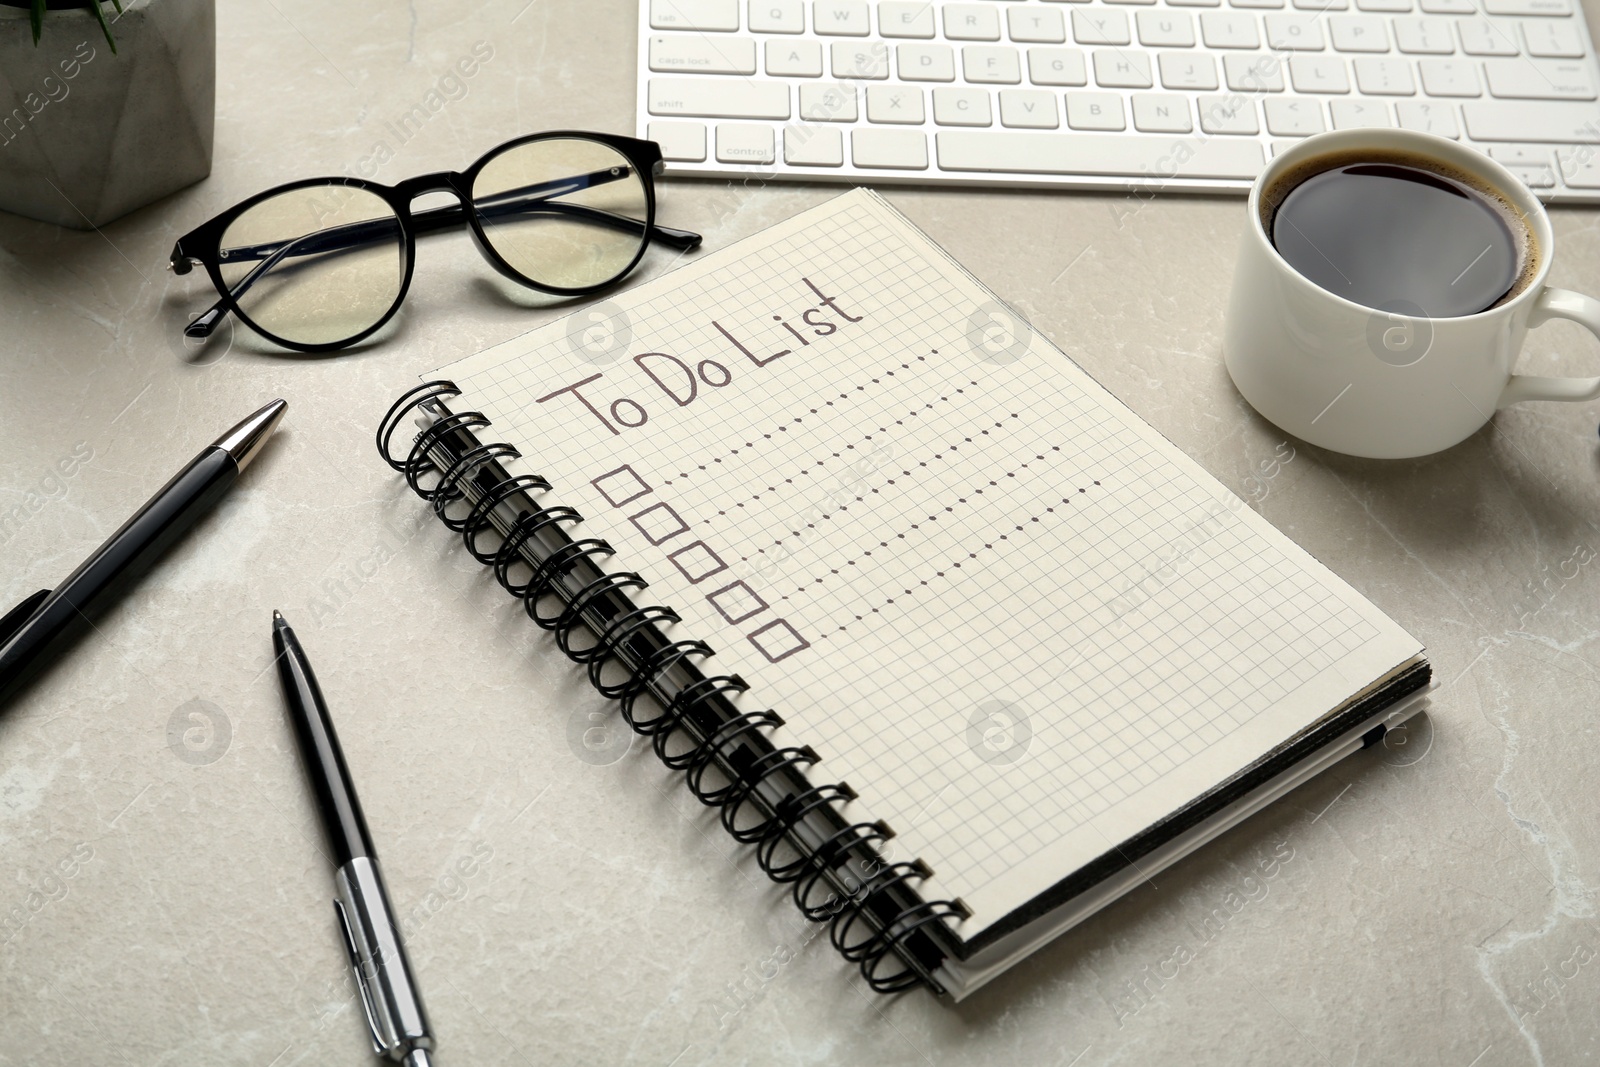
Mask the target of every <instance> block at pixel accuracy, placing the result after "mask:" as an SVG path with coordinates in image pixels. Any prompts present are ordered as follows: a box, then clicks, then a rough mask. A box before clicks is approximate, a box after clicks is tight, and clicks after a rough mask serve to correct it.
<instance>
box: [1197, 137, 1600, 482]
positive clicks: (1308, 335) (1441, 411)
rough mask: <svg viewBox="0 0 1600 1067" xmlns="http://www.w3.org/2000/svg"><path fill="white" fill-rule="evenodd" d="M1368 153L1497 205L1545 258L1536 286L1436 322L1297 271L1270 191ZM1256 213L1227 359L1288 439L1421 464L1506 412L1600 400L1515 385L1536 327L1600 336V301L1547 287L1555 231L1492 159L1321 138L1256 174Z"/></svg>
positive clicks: (1599, 393)
mask: <svg viewBox="0 0 1600 1067" xmlns="http://www.w3.org/2000/svg"><path fill="white" fill-rule="evenodd" d="M1368 151H1371V152H1374V153H1377V154H1380V155H1382V156H1392V155H1393V154H1394V153H1397V152H1398V153H1404V154H1406V155H1408V156H1411V157H1422V158H1423V159H1431V160H1435V161H1437V162H1438V163H1439V164H1440V165H1441V167H1442V168H1446V169H1447V172H1448V171H1456V172H1464V173H1465V174H1467V175H1471V176H1474V177H1475V178H1476V179H1477V180H1478V181H1479V182H1481V183H1484V184H1487V185H1488V186H1490V187H1492V188H1493V189H1495V190H1498V191H1499V192H1500V193H1502V194H1503V195H1504V197H1505V199H1506V201H1507V202H1508V203H1510V204H1511V205H1512V207H1513V209H1514V210H1515V211H1517V212H1518V213H1520V214H1521V216H1522V218H1523V221H1524V222H1525V224H1526V226H1527V229H1528V231H1529V233H1531V234H1532V237H1533V248H1534V252H1533V253H1532V254H1534V255H1537V256H1538V257H1539V259H1538V262H1537V264H1536V270H1535V273H1534V275H1533V277H1532V278H1531V279H1528V280H1526V281H1525V282H1524V283H1523V287H1522V289H1521V291H1520V292H1518V293H1517V294H1516V295H1515V296H1513V297H1512V298H1511V299H1509V300H1506V301H1504V302H1502V303H1500V304H1497V305H1495V306H1494V307H1491V308H1489V309H1487V310H1485V311H1479V312H1476V313H1475V314H1471V315H1462V316H1459V317H1454V318H1429V317H1426V316H1419V317H1411V316H1407V315H1404V314H1400V313H1397V312H1388V311H1379V310H1375V309H1373V308H1370V307H1366V306H1364V305H1362V304H1357V303H1355V302H1353V301H1350V300H1346V299H1345V298H1343V297H1341V296H1337V295H1335V294H1333V293H1330V292H1328V291H1327V290H1326V289H1323V288H1321V287H1320V286H1318V285H1317V284H1316V283H1314V282H1312V281H1311V280H1310V279H1309V278H1307V277H1305V276H1304V275H1302V274H1301V273H1299V272H1298V271H1297V270H1295V269H1294V267H1292V266H1290V265H1289V264H1288V262H1286V261H1285V260H1284V258H1283V257H1282V256H1281V255H1279V253H1278V251H1277V249H1276V248H1274V247H1273V245H1272V241H1271V240H1270V239H1269V237H1268V234H1267V230H1266V227H1265V223H1264V221H1263V219H1262V217H1261V203H1262V194H1263V191H1264V190H1268V189H1275V188H1276V187H1275V183H1276V182H1277V181H1278V179H1279V178H1280V177H1282V176H1283V175H1285V174H1287V173H1289V172H1290V171H1293V170H1296V169H1300V168H1301V167H1302V165H1303V164H1305V163H1307V162H1308V161H1311V160H1314V159H1316V158H1317V157H1321V156H1329V157H1338V158H1339V159H1340V160H1342V161H1346V162H1348V161H1351V157H1353V156H1358V155H1359V154H1361V153H1364V152H1368ZM1330 162H1331V160H1330ZM1248 212H1249V223H1248V225H1247V227H1246V230H1245V234H1244V239H1243V240H1242V241H1241V243H1240V247H1239V261H1238V266H1237V267H1236V269H1235V271H1234V276H1233V294H1232V297H1231V298H1230V300H1229V302H1228V314H1227V321H1226V323H1225V326H1224V331H1223V340H1222V352H1223V358H1224V360H1225V361H1226V363H1227V366H1228V373H1229V374H1231V375H1232V376H1233V381H1234V384H1235V385H1236V386H1237V387H1238V389H1239V392H1240V393H1242V394H1244V398H1245V399H1246V400H1248V401H1249V402H1250V404H1251V406H1252V407H1254V408H1255V409H1256V410H1257V411H1258V412H1260V413H1261V414H1262V415H1263V416H1265V417H1266V418H1267V419H1268V420H1269V421H1271V422H1272V423H1274V424H1275V425H1277V426H1278V427H1280V428H1281V429H1283V430H1285V431H1287V432H1289V433H1291V434H1293V435H1294V436H1296V437H1299V438H1301V439H1302V440H1305V441H1308V442H1310V443H1311V444H1314V445H1320V446H1321V447H1323V448H1329V449H1333V450H1334V451H1337V452H1344V453H1348V454H1349V455H1353V456H1369V457H1372V458H1375V459H1398V458H1403V457H1408V456H1425V455H1428V454H1429V453H1432V452H1437V451H1439V450H1440V449H1444V448H1449V447H1450V446H1451V445H1453V444H1456V443H1457V442H1458V441H1462V440H1464V439H1466V438H1467V437H1470V436H1471V435H1472V434H1473V433H1475V432H1476V431H1477V430H1478V429H1479V428H1480V427H1482V426H1483V425H1484V424H1485V423H1486V422H1488V421H1489V419H1490V417H1491V416H1492V415H1493V414H1494V412H1495V409H1497V408H1502V407H1505V406H1506V405H1508V404H1515V403H1517V402H1519V401H1523V400H1593V399H1595V398H1596V397H1600V377H1597V378H1541V377H1534V376H1531V375H1526V374H1514V373H1512V369H1511V368H1512V364H1513V363H1514V362H1515V360H1516V358H1517V354H1518V353H1519V352H1520V351H1521V350H1522V342H1523V339H1524V338H1525V337H1526V336H1527V333H1528V330H1529V328H1530V327H1534V326H1538V325H1540V324H1541V323H1544V322H1547V321H1548V320H1550V319H1554V318H1562V319H1571V320H1573V321H1574V322H1579V323H1582V324H1583V325H1584V326H1587V327H1588V328H1589V329H1590V331H1592V332H1593V333H1595V334H1596V335H1597V336H1600V301H1597V300H1595V299H1593V298H1592V297H1587V296H1583V295H1582V294H1579V293H1574V292H1569V291H1568V290H1565V289H1555V288H1551V287H1548V286H1546V285H1545V283H1544V282H1545V278H1546V276H1547V275H1548V274H1549V272H1550V261H1551V258H1552V256H1553V252H1554V249H1553V247H1552V244H1551V234H1550V218H1549V216H1548V215H1546V214H1545V210H1544V206H1543V205H1542V204H1540V203H1539V201H1538V199H1537V198H1536V197H1535V196H1534V195H1533V194H1532V193H1531V192H1529V191H1528V188H1527V186H1525V185H1523V184H1522V182H1520V181H1519V180H1517V178H1516V177H1515V176H1514V175H1513V174H1511V173H1510V172H1509V171H1507V170H1506V169H1505V168H1504V167H1502V166H1501V165H1500V164H1498V163H1496V162H1495V161H1494V160H1492V159H1490V158H1488V157H1487V156H1484V155H1482V154H1480V153H1478V152H1476V151H1474V150H1472V149H1470V148H1466V147H1464V146H1463V145H1460V144H1457V143H1456V142H1454V141H1450V140H1446V139H1444V138H1442V137H1435V136H1433V135H1432V134H1425V133H1416V132H1412V131H1409V130H1393V129H1360V130H1340V131H1337V132H1334V133H1324V134H1318V135H1316V136H1314V137H1309V138H1307V139H1306V140H1304V141H1302V142H1300V143H1299V144H1297V145H1295V146H1294V147H1292V148H1290V149H1289V150H1288V151H1286V152H1284V153H1282V154H1281V155H1279V156H1277V157H1276V158H1275V159H1273V161H1272V163H1271V164H1269V165H1268V166H1267V168H1266V169H1265V170H1264V171H1262V172H1261V175H1260V176H1259V177H1258V178H1257V179H1256V182H1255V185H1254V186H1252V187H1251V189H1250V201H1249V207H1248Z"/></svg>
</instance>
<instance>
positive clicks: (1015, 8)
mask: <svg viewBox="0 0 1600 1067" xmlns="http://www.w3.org/2000/svg"><path fill="white" fill-rule="evenodd" d="M1006 29H1007V30H1008V31H1009V32H1010V34H1011V39H1012V40H1013V41H1017V42H1018V43H1021V44H1061V43H1062V42H1064V41H1065V40H1066V39H1067V23H1066V20H1065V19H1063V18H1062V17H1061V12H1059V11H1057V10H1056V9H1055V8H1050V7H1043V8H1042V7H1038V6H1036V5H1033V4H1014V5H1012V6H1011V7H1008V8H1006Z"/></svg>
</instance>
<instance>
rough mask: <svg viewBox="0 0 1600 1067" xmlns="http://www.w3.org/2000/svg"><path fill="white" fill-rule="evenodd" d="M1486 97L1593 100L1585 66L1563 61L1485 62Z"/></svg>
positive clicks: (1495, 60) (1591, 82)
mask: <svg viewBox="0 0 1600 1067" xmlns="http://www.w3.org/2000/svg"><path fill="white" fill-rule="evenodd" d="M1483 73H1484V75H1485V77H1486V78H1487V80H1488V82H1489V95H1490V96H1498V97H1501V98H1510V99H1514V100H1593V99H1594V98H1595V91H1594V82H1593V81H1591V80H1590V78H1589V69H1588V64H1586V63H1582V62H1573V61H1571V60H1565V59H1486V60H1484V62H1483Z"/></svg>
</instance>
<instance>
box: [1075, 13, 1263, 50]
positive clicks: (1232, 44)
mask: <svg viewBox="0 0 1600 1067" xmlns="http://www.w3.org/2000/svg"><path fill="white" fill-rule="evenodd" d="M1074 14H1076V12H1074ZM1200 39H1201V40H1202V41H1204V42H1205V43H1206V47H1207V48H1257V47H1260V44H1261V39H1260V38H1259V37H1257V36H1256V20H1255V16H1253V15H1241V14H1238V13H1236V12H1233V11H1206V12H1203V13H1202V14H1201V15H1200Z"/></svg>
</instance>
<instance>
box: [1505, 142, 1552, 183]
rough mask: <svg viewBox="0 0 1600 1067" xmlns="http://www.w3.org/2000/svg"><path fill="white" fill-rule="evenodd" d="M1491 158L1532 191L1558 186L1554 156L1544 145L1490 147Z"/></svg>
mask: <svg viewBox="0 0 1600 1067" xmlns="http://www.w3.org/2000/svg"><path fill="white" fill-rule="evenodd" d="M1489 156H1490V158H1492V159H1493V160H1494V161H1495V162H1497V163H1499V164H1500V165H1501V166H1503V167H1505V168H1506V170H1509V171H1510V172H1511V173H1512V174H1515V175H1516V176H1517V179H1518V180H1519V181H1521V182H1522V184H1523V185H1526V186H1527V187H1528V188H1530V189H1549V188H1551V187H1552V186H1554V185H1555V184H1556V168H1555V159H1554V154H1553V153H1552V152H1551V151H1550V149H1549V148H1546V147H1545V146H1543V145H1538V146H1535V145H1501V144H1496V145H1490V146H1489Z"/></svg>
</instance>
